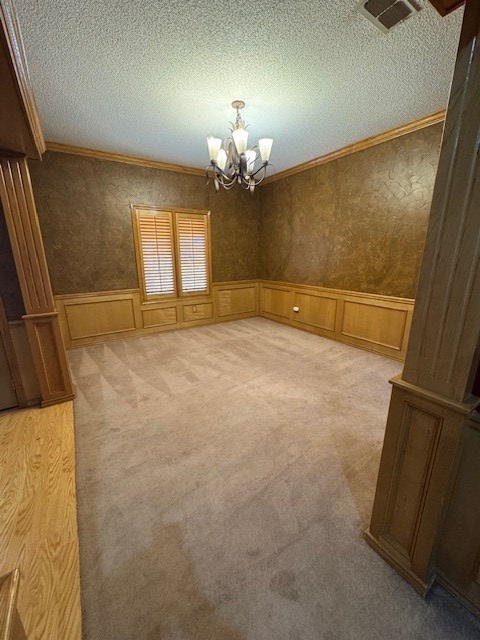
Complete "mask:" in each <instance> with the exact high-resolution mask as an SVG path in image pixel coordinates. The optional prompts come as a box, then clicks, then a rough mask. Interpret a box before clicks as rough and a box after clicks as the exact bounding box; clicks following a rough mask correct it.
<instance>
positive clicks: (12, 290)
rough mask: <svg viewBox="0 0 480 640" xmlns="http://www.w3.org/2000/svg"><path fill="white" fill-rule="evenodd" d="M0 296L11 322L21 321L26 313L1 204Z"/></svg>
mask: <svg viewBox="0 0 480 640" xmlns="http://www.w3.org/2000/svg"><path fill="white" fill-rule="evenodd" d="M0 295H1V296H2V300H3V305H4V307H5V313H6V315H7V318H8V319H9V320H20V318H21V317H22V316H23V315H24V313H25V308H24V306H23V299H22V293H21V291H20V285H19V283H18V277H17V270H16V268H15V263H14V261H13V255H12V247H11V245H10V240H9V237H8V232H7V225H6V222H5V216H4V214H3V209H2V205H1V204H0Z"/></svg>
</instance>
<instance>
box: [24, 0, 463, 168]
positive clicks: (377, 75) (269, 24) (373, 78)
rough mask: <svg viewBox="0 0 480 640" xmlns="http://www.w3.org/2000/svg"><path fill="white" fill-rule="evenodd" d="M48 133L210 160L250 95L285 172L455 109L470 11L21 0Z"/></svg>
mask: <svg viewBox="0 0 480 640" xmlns="http://www.w3.org/2000/svg"><path fill="white" fill-rule="evenodd" d="M15 4H16V7H17V10H18V15H19V20H20V25H21V29H22V33H23V37H24V41H25V47H26V51H27V59H28V63H29V67H30V73H31V75H32V80H33V86H34V91H35V96H36V100H37V105H38V108H39V112H40V117H41V121H42V125H43V130H44V134H45V137H46V139H47V140H50V141H54V142H62V143H66V144H72V145H77V146H83V147H90V148H94V149H101V150H105V151H112V152H117V153H126V154H130V155H137V156H142V157H145V158H152V159H155V160H162V161H165V162H174V163H179V164H184V165H188V166H194V167H199V168H203V167H205V165H206V164H208V156H207V151H206V142H205V137H206V135H207V134H213V135H217V136H219V137H226V135H227V133H228V122H229V121H230V120H232V119H233V118H234V112H233V110H232V109H231V108H230V103H231V101H232V100H234V99H242V100H245V102H246V103H247V106H246V109H245V110H244V112H243V115H244V117H245V120H246V121H247V123H249V124H250V132H251V134H250V135H251V140H252V139H254V140H256V139H257V138H258V137H259V136H262V135H263V136H271V137H273V138H274V147H273V151H272V157H271V161H272V162H273V163H274V165H275V167H276V170H277V171H281V170H283V169H286V168H289V167H292V166H294V165H296V164H299V163H301V162H305V161H307V160H310V159H312V158H315V157H318V156H320V155H323V154H324V153H327V152H329V151H332V150H334V149H338V148H340V147H342V146H345V145H347V144H350V143H352V142H355V141H357V140H360V139H362V138H365V137H367V136H371V135H374V134H376V133H379V132H381V131H385V130H387V129H390V128H392V127H394V126H397V125H400V124H404V123H405V122H409V121H411V120H414V119H417V118H419V117H422V116H425V115H427V114H429V113H432V112H434V111H436V110H438V109H441V108H443V107H445V106H446V103H447V98H448V92H449V85H450V80H451V75H452V71H453V64H454V60H455V55H456V48H457V42H458V36H459V32H460V23H461V18H462V10H458V11H456V12H454V13H453V14H451V15H450V16H448V17H446V18H441V17H440V16H439V15H438V13H437V12H436V11H435V10H434V9H433V7H432V6H431V5H430V4H429V2H427V1H426V0H418V2H417V4H418V6H421V7H422V11H420V13H419V14H417V15H415V16H413V17H412V18H410V19H409V20H407V21H406V22H405V23H403V24H401V25H399V26H398V27H396V28H395V29H394V30H392V31H391V32H390V33H388V34H386V35H384V34H382V33H381V32H380V31H378V30H377V29H376V28H375V27H374V26H373V25H372V24H370V23H369V22H368V21H367V20H366V19H365V18H363V17H362V16H361V15H360V14H358V13H357V11H356V10H355V6H356V4H357V0H257V1H256V2H252V0H243V1H242V2H240V1H238V2H232V1H231V0H223V1H220V0H182V1H180V0H168V1H164V0H141V1H138V0H137V1H135V0H134V1H132V0H16V2H15Z"/></svg>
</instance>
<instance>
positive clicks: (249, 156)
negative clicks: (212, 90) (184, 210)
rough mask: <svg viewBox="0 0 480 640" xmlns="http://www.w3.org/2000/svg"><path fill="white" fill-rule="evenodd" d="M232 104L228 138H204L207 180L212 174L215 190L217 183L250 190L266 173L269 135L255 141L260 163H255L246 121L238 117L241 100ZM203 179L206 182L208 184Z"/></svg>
mask: <svg viewBox="0 0 480 640" xmlns="http://www.w3.org/2000/svg"><path fill="white" fill-rule="evenodd" d="M232 107H233V108H234V109H236V110H237V117H236V119H235V122H231V123H230V131H231V132H232V137H231V138H226V139H225V140H221V139H220V138H214V137H213V136H209V137H208V138H207V145H208V155H209V157H210V164H209V166H208V167H207V177H208V179H209V180H208V182H209V181H210V178H212V177H213V183H214V185H215V190H216V191H219V190H220V187H223V188H224V189H231V188H232V187H234V186H235V185H236V184H239V185H241V186H242V187H243V188H244V189H249V190H250V192H251V193H253V192H254V190H255V187H256V186H257V184H259V183H260V182H262V180H263V179H264V178H265V177H266V175H267V165H268V161H269V160H270V153H271V151H272V144H273V140H272V138H261V139H260V140H259V141H258V151H259V153H260V160H261V164H260V165H258V163H257V159H258V154H257V152H256V151H255V149H257V147H253V148H252V149H248V147H247V143H248V131H247V127H248V125H246V124H245V121H244V120H242V118H241V116H240V110H241V109H243V108H244V107H245V102H244V101H243V100H234V101H233V102H232ZM208 182H207V184H208Z"/></svg>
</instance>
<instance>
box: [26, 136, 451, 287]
mask: <svg viewBox="0 0 480 640" xmlns="http://www.w3.org/2000/svg"><path fill="white" fill-rule="evenodd" d="M441 132H442V125H441V124H439V125H434V126H432V127H429V128H427V129H422V130H421V131H417V132H415V133H412V134H409V135H407V136H403V137H401V138H397V139H396V140H392V141H389V142H385V143H383V144H380V145H377V146H375V147H372V148H370V149H367V150H365V151H362V152H359V153H355V154H352V155H350V156H347V157H345V158H341V159H339V160H336V161H333V162H330V163H328V164H325V165H321V166H319V167H316V168H314V169H310V170H309V171H305V172H303V173H299V174H297V175H294V176H291V177H288V178H285V179H281V180H279V181H278V182H273V183H271V184H269V185H266V186H265V187H261V188H259V189H257V191H256V192H255V195H254V197H252V196H250V195H249V194H248V193H245V192H244V191H241V190H240V189H238V190H237V189H233V190H232V191H229V192H224V191H222V192H221V193H219V194H218V195H216V194H215V193H214V190H213V187H212V185H210V186H209V187H208V188H206V187H205V180H204V178H202V177H197V176H190V175H185V174H179V173H173V172H169V171H160V170H157V169H147V168H143V167H136V166H132V165H127V164H121V163H117V162H108V161H104V160H96V159H91V158H85V157H81V156H75V155H69V154H63V153H52V152H49V153H47V154H45V156H44V160H43V161H42V162H31V163H30V170H31V174H32V182H33V188H34V193H35V198H36V202H37V207H38V211H39V217H40V224H41V228H42V233H43V236H44V240H45V249H46V253H47V259H48V264H49V268H50V273H51V279H52V284H53V289H54V292H55V293H56V294H63V293H84V292H90V291H108V290H115V289H130V288H136V287H137V286H138V282H137V275H136V268H135V256H134V249H133V235H132V223H131V214H130V204H131V203H136V204H152V205H160V206H161V205H165V206H178V207H186V208H193V209H210V210H211V211H212V259H213V279H214V281H216V282H219V281H224V280H242V279H252V278H257V277H262V278H265V279H269V280H277V281H285V282H293V283H298V284H312V285H319V286H325V287H333V288H338V289H347V290H352V291H365V292H370V293H379V294H385V295H395V296H400V297H414V295H415V289H416V284H417V278H418V271H419V266H420V261H421V257H422V251H423V242H424V237H425V232H426V226H427V222H428V214H429V210H430V202H431V198H432V192H433V185H434V179H435V173H436V168H437V162H438V156H439V149H440V141H441Z"/></svg>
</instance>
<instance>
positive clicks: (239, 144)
mask: <svg viewBox="0 0 480 640" xmlns="http://www.w3.org/2000/svg"><path fill="white" fill-rule="evenodd" d="M232 138H233V141H234V142H235V146H236V148H237V152H238V153H239V154H242V153H245V151H246V150H247V143H248V131H247V130H246V129H244V128H243V127H240V128H239V129H235V130H234V131H232Z"/></svg>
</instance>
